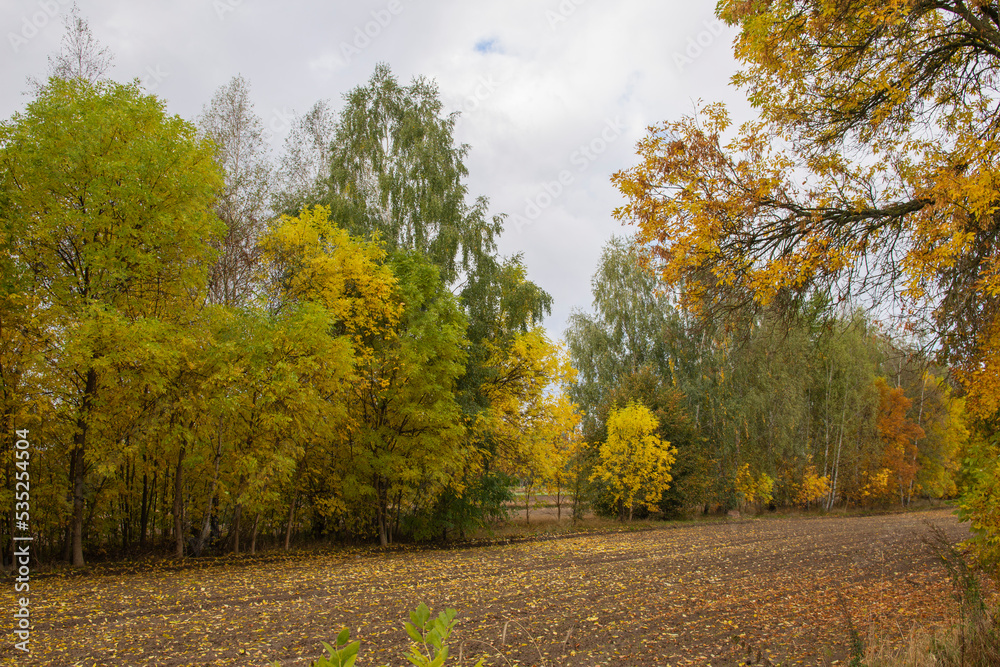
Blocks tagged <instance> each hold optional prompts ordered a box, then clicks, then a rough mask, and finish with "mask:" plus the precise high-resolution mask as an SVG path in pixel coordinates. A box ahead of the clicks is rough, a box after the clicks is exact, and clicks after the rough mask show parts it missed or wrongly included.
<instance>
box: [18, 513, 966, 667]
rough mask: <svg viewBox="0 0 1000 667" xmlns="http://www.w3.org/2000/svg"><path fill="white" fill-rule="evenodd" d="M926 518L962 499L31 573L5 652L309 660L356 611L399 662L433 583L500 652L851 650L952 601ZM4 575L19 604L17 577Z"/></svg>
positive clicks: (473, 636) (479, 650)
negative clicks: (478, 542)
mask: <svg viewBox="0 0 1000 667" xmlns="http://www.w3.org/2000/svg"><path fill="white" fill-rule="evenodd" d="M928 522H930V523H933V524H934V525H937V526H939V527H940V528H942V529H943V530H944V531H945V532H946V533H947V534H948V536H949V537H950V538H951V539H952V540H958V539H963V538H964V537H966V536H967V528H966V526H965V525H964V524H962V525H960V524H958V523H957V521H956V519H955V517H954V516H953V515H952V514H951V513H950V511H949V510H928V511H922V512H912V513H905V514H890V515H881V516H869V517H848V518H838V517H825V518H818V517H797V518H796V517H792V518H763V519H753V520H742V521H734V522H730V523H714V524H694V525H688V524H685V525H683V526H681V527H677V528H670V529H660V530H650V531H640V532H619V533H612V534H602V535H580V536H574V537H567V538H560V539H551V540H536V541H528V542H520V543H512V544H494V545H491V546H482V547H475V548H460V549H459V548H456V549H420V548H412V547H410V548H397V549H392V550H388V551H379V550H377V549H370V548H369V549H354V550H344V549H338V550H332V551H329V552H324V553H321V552H313V553H307V554H303V553H298V554H291V555H285V554H283V553H282V554H280V555H278V554H265V555H264V556H258V557H257V558H254V559H250V558H226V559H211V560H209V559H206V560H204V561H202V562H196V563H193V564H191V565H185V566H184V567H183V568H177V567H175V566H174V565H172V564H171V563H170V562H167V561H165V562H162V563H159V564H154V565H148V564H144V565H133V566H130V567H128V568H124V567H118V568H112V567H110V566H99V567H95V568H93V569H92V570H91V571H90V572H89V573H87V574H79V573H72V572H68V571H59V572H55V573H51V574H39V575H37V576H36V575H34V574H33V575H32V581H31V613H32V622H33V631H32V633H31V647H32V650H31V653H30V654H29V655H25V654H23V653H20V652H15V651H14V650H13V648H12V647H11V637H12V634H11V632H10V627H11V626H10V622H11V612H9V611H5V612H4V616H5V617H6V618H7V619H8V620H7V622H6V623H5V626H4V627H6V628H7V630H6V631H5V632H4V637H5V639H4V645H3V647H2V649H0V656H2V657H3V658H4V661H5V662H8V664H10V661H11V660H12V662H13V664H16V665H59V666H65V667H69V666H70V665H86V666H92V665H108V666H112V665H113V666H118V665H129V666H133V667H138V666H140V665H241V666H243V665H264V664H267V663H268V661H270V660H278V661H279V662H280V663H281V664H282V665H283V666H285V667H288V666H292V665H295V666H305V665H308V664H309V661H310V660H311V659H312V658H315V657H318V656H319V655H320V654H321V653H322V648H321V646H320V641H321V640H326V641H332V640H333V638H334V637H335V636H336V634H337V631H338V630H339V629H340V628H342V627H344V626H347V627H349V628H350V629H351V635H352V639H360V640H361V642H362V645H361V654H360V656H359V660H358V667H368V666H375V665H383V664H390V665H404V664H408V663H406V662H405V661H404V660H403V658H402V653H403V651H404V649H405V646H406V644H407V641H408V640H407V637H406V634H405V632H404V631H403V629H402V621H403V619H404V618H405V616H406V612H407V611H408V610H410V609H413V608H414V607H415V606H416V605H417V603H419V602H421V601H423V602H426V603H427V605H428V606H430V607H431V609H432V611H434V612H435V613H436V612H437V611H439V610H441V609H443V608H444V607H445V606H448V607H454V608H455V609H457V610H458V618H459V624H458V626H457V630H456V633H455V635H453V640H454V641H453V642H452V655H453V656H455V657H458V654H459V650H460V648H461V651H462V653H463V654H464V656H465V657H466V658H468V656H470V655H476V656H478V655H481V654H489V655H492V656H493V657H492V658H491V660H492V662H490V659H488V660H487V662H488V664H498V665H524V666H527V665H539V666H541V665H546V666H547V667H557V666H563V665H580V666H584V665H586V666H591V665H650V666H653V665H656V666H664V665H672V666H676V665H716V666H721V665H737V664H742V662H743V661H744V660H746V659H747V657H748V656H750V657H752V658H754V659H756V658H757V656H758V653H760V655H761V656H762V658H766V657H769V658H770V659H771V660H773V661H775V662H779V661H780V662H786V661H787V662H789V663H797V662H801V663H802V664H812V665H815V664H830V663H831V662H833V661H835V660H839V661H840V663H842V664H843V663H846V662H847V660H846V658H847V657H848V649H847V646H848V644H849V626H848V618H850V619H851V623H853V625H854V627H856V628H857V630H858V631H859V632H860V633H861V635H862V637H864V636H865V635H867V633H868V632H869V631H870V629H871V628H873V627H879V628H881V629H882V631H883V632H889V631H890V629H891V633H892V634H893V635H894V636H896V637H897V638H898V639H900V640H902V639H904V638H905V637H906V636H907V635H908V633H909V632H910V629H911V628H912V627H914V626H915V625H916V626H927V625H929V624H932V623H934V622H936V621H940V620H942V619H943V618H944V617H946V616H948V615H949V614H951V613H953V611H954V608H955V603H954V602H953V600H952V598H951V589H950V584H949V582H948V580H947V577H946V574H945V572H944V568H943V567H942V566H941V565H940V563H939V562H937V561H936V560H935V557H934V556H933V553H932V552H931V550H930V549H929V548H928V547H927V546H925V545H924V543H923V542H922V538H924V537H925V536H927V535H928V533H929V528H928V525H927V523H928ZM2 585H3V587H4V589H5V590H4V593H3V596H2V599H5V600H7V602H6V603H4V607H5V609H7V610H12V609H13V606H14V605H13V599H12V598H13V597H14V595H13V582H12V580H11V579H9V578H7V579H6V580H5V581H4V582H3V584H2ZM505 629H506V632H505ZM463 642H464V643H463ZM500 656H502V657H500ZM464 664H467V665H471V664H472V661H470V660H468V659H466V661H465V663H464ZM757 664H760V663H759V662H758V663H757Z"/></svg>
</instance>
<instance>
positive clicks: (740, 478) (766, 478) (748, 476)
mask: <svg viewBox="0 0 1000 667" xmlns="http://www.w3.org/2000/svg"><path fill="white" fill-rule="evenodd" d="M733 486H734V488H735V490H736V494H737V496H738V497H739V498H741V499H742V501H743V502H744V503H757V504H767V503H769V502H771V498H772V497H773V493H772V492H773V491H774V480H773V479H771V476H770V475H768V474H767V473H766V472H762V473H760V474H759V475H758V476H757V478H756V479H754V476H753V474H752V473H751V472H750V464H749V463H744V464H743V466H742V467H741V468H740V469H739V470H737V471H736V479H735V481H734V483H733Z"/></svg>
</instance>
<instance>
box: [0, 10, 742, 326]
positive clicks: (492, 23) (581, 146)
mask: <svg viewBox="0 0 1000 667" xmlns="http://www.w3.org/2000/svg"><path fill="white" fill-rule="evenodd" d="M77 4H78V6H79V7H80V10H81V15H82V16H83V18H85V19H86V20H87V21H88V22H89V24H90V27H91V30H92V32H93V34H94V36H95V37H96V38H97V39H98V40H100V41H101V42H102V43H103V44H105V45H106V46H107V47H108V48H109V49H110V51H111V52H112V53H113V54H114V56H115V66H114V69H113V71H112V72H111V77H112V78H114V79H116V80H118V81H128V80H131V79H134V78H139V79H140V80H142V82H143V84H144V85H145V87H146V89H147V90H148V91H151V92H155V93H156V94H157V95H159V96H161V97H163V98H165V99H166V100H167V105H168V108H169V110H170V111H171V112H172V113H176V114H179V115H181V116H182V117H184V118H187V119H189V120H192V121H193V120H194V119H195V118H196V116H197V115H198V114H199V112H200V111H201V110H202V107H203V105H204V104H205V103H206V102H208V100H209V99H210V98H211V96H212V94H213V92H214V91H215V90H216V89H217V88H218V87H219V86H222V85H224V84H225V83H227V82H228V81H229V80H230V79H231V78H232V77H233V76H235V75H237V74H241V75H243V76H244V77H246V78H247V79H248V80H249V82H250V85H251V90H252V95H253V99H254V103H255V108H256V111H257V113H258V115H260V116H261V117H262V118H263V120H264V123H265V125H266V126H267V127H269V128H270V129H271V130H272V131H273V140H272V144H273V146H274V150H275V156H274V157H275V158H277V154H278V152H279V151H280V150H281V146H282V143H283V139H284V136H285V135H286V133H287V129H288V127H289V122H290V119H291V118H292V117H294V115H295V114H296V113H303V112H305V111H307V110H308V109H309V108H310V107H311V106H312V105H313V104H314V103H315V102H316V101H317V100H320V99H328V100H330V102H331V104H332V106H333V108H335V109H339V108H340V107H341V106H342V96H343V95H344V94H345V93H346V92H347V91H349V90H350V89H352V88H354V87H355V86H358V85H363V84H364V83H366V82H367V81H368V79H369V78H370V77H371V75H372V73H373V71H374V69H375V65H376V64H377V63H379V62H385V63H388V64H389V66H390V67H391V68H392V71H393V73H394V74H395V75H396V76H397V77H398V78H399V79H400V81H401V82H402V83H408V82H409V81H410V80H411V79H412V78H413V77H415V76H425V77H428V78H431V79H434V80H435V81H436V82H437V84H438V87H439V89H440V94H441V98H442V101H443V102H444V104H445V107H446V109H447V110H449V111H461V112H462V116H461V118H460V122H459V126H458V129H457V138H458V140H459V141H461V142H465V143H468V144H469V145H470V146H471V150H470V153H469V157H468V160H467V167H468V168H469V174H470V175H469V180H468V184H469V189H470V194H471V195H472V196H476V195H485V196H486V197H488V198H489V200H490V208H491V213H506V214H508V215H509V216H510V218H509V219H508V225H507V228H506V230H505V232H504V234H503V237H502V238H501V241H500V250H501V252H502V254H504V255H511V254H514V253H523V254H524V258H525V263H526V264H527V267H528V272H529V278H530V279H532V280H534V281H535V282H536V283H538V284H539V285H541V287H542V288H543V289H545V290H547V291H548V292H549V293H551V294H552V296H553V298H554V307H553V312H552V316H551V317H549V318H548V319H547V320H546V322H545V325H546V327H547V328H548V330H549V332H550V334H551V335H552V336H553V337H554V338H561V337H562V335H563V331H564V330H565V327H566V320H567V317H568V315H569V313H570V311H571V310H572V309H573V308H580V309H585V310H589V309H590V307H591V294H590V277H591V275H592V274H593V272H594V270H595V268H596V265H597V261H598V258H599V256H600V252H601V248H602V246H603V245H604V243H605V242H606V241H607V240H608V239H609V238H610V237H611V236H612V235H615V234H618V235H623V234H625V235H627V234H630V233H631V231H630V228H628V227H623V226H621V225H620V224H619V223H618V222H617V221H616V220H615V219H614V218H613V217H612V211H613V210H614V208H615V207H616V206H618V205H619V204H620V203H621V198H620V195H619V194H618V192H617V190H616V189H615V188H614V186H613V185H612V184H611V182H610V176H611V174H612V173H614V172H615V171H617V170H619V169H624V168H628V167H629V166H631V165H632V164H634V163H635V161H636V156H635V143H636V141H638V140H639V139H640V138H641V137H642V136H643V135H644V134H645V131H646V127H647V126H648V125H650V124H654V123H658V122H661V121H664V120H673V119H677V118H679V117H680V116H682V115H683V114H685V113H690V112H691V111H692V109H693V106H694V103H695V101H696V100H699V99H700V100H704V101H706V102H713V101H727V102H729V103H730V104H731V108H732V110H733V111H734V116H735V117H737V118H744V117H746V115H747V106H746V104H745V102H743V96H742V94H741V93H740V92H739V91H736V90H734V89H733V88H732V87H731V86H730V85H729V78H730V76H731V75H732V74H733V72H734V71H735V63H734V60H733V57H732V49H731V44H732V39H733V37H734V35H735V32H734V31H733V30H731V29H730V28H728V27H726V26H725V25H723V24H722V23H720V22H719V21H718V20H717V19H715V16H714V8H715V2H714V1H709V0H702V1H701V2H691V1H683V0H659V1H654V0H641V1H640V0H631V1H630V0H621V1H619V2H611V1H610V0H508V1H507V2H503V3H501V2H483V1H469V0H466V1H465V2H459V1H458V0H374V1H352V2H346V1H339V0H334V1H329V0H327V1H316V0H288V1H285V2H265V1H264V0H171V1H170V2H164V1H163V0H159V1H152V0H132V1H131V2H127V3H126V2H102V1H100V0H79V1H78V3H77ZM71 5H72V2H71V0H33V1H30V2H29V1H24V0H5V2H4V4H3V10H2V14H0V21H2V24H3V33H4V40H3V44H2V45H0V52H2V53H3V56H2V57H0V62H2V63H3V67H2V69H0V77H2V80H0V83H2V86H3V88H2V90H3V91H4V94H3V97H2V100H0V104H2V108H0V116H2V117H3V118H9V117H10V115H11V114H13V113H14V112H15V111H18V110H19V109H21V108H23V106H24V104H25V103H26V101H27V99H28V98H27V97H25V96H24V95H22V94H21V91H24V90H26V89H27V85H26V79H27V77H29V76H34V77H39V78H44V76H45V75H46V73H47V68H48V64H47V59H48V56H49V55H52V54H53V53H55V52H57V51H58V50H59V46H60V40H61V38H62V35H63V33H64V25H63V16H64V15H65V14H66V13H67V12H68V10H69V8H70V7H71ZM560 181H561V182H560Z"/></svg>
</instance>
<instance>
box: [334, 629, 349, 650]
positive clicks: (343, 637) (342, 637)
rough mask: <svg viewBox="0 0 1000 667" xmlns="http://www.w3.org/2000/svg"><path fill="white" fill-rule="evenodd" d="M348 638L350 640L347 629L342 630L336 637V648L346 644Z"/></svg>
mask: <svg viewBox="0 0 1000 667" xmlns="http://www.w3.org/2000/svg"><path fill="white" fill-rule="evenodd" d="M350 638H351V631H350V630H348V629H347V628H344V629H343V630H341V631H340V634H339V635H337V646H343V645H344V644H346V643H347V642H348V640H349V639H350Z"/></svg>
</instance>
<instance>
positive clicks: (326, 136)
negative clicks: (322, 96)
mask: <svg viewBox="0 0 1000 667" xmlns="http://www.w3.org/2000/svg"><path fill="white" fill-rule="evenodd" d="M336 122H337V119H336V114H335V113H334V111H333V110H332V109H330V105H329V104H328V103H327V101H326V100H320V101H319V102H316V104H314V105H313V107H312V108H311V109H310V110H309V111H308V112H307V113H306V114H305V115H303V116H299V117H297V118H296V119H295V120H294V121H292V127H291V129H290V130H289V132H288V136H287V137H286V138H285V151H284V153H283V154H282V156H281V161H280V165H279V167H278V181H279V184H280V188H279V191H278V192H277V193H275V203H274V208H275V209H276V210H278V211H281V212H284V213H287V214H294V213H295V212H296V211H297V210H299V209H300V208H302V207H303V206H305V205H307V202H311V201H317V200H318V199H319V197H320V196H321V194H322V192H323V185H324V183H326V182H327V181H328V180H329V178H330V159H331V156H330V146H331V144H332V143H333V136H334V131H335V129H336Z"/></svg>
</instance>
